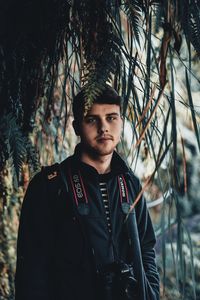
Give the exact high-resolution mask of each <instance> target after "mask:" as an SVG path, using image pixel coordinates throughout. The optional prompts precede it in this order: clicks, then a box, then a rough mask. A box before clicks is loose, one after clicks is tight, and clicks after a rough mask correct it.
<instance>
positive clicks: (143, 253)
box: [133, 180, 160, 300]
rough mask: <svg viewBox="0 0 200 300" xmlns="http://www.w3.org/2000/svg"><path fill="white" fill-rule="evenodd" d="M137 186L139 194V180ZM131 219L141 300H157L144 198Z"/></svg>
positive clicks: (152, 243)
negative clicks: (134, 237)
mask: <svg viewBox="0 0 200 300" xmlns="http://www.w3.org/2000/svg"><path fill="white" fill-rule="evenodd" d="M137 186H138V188H137V191H138V192H139V191H140V189H141V187H140V184H139V180H137ZM133 218H135V223H136V226H137V231H136V232H135V235H137V236H138V238H137V241H138V244H139V245H138V252H140V255H139V260H140V261H141V269H142V271H141V274H140V276H141V282H140V283H141V284H142V286H143V287H142V288H143V297H141V299H142V298H144V300H158V299H159V298H160V296H159V295H160V292H159V274H158V271H157V266H156V257H155V249H154V247H155V243H156V238H155V233H154V229H153V226H152V222H151V219H150V216H149V212H148V209H147V205H146V200H145V198H144V196H142V197H141V199H140V200H139V202H138V204H137V205H136V208H135V214H133Z"/></svg>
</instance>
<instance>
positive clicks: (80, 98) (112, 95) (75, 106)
mask: <svg viewBox="0 0 200 300" xmlns="http://www.w3.org/2000/svg"><path fill="white" fill-rule="evenodd" d="M93 103H98V104H116V105H119V107H120V111H121V110H122V98H121V97H120V96H119V95H118V93H117V92H116V90H115V89H113V88H112V87H111V86H109V85H108V84H106V85H105V87H104V88H103V89H102V91H101V93H100V94H99V95H98V96H97V97H95V99H94V102H93ZM84 107H85V88H84V87H83V88H82V89H81V91H80V92H79V93H78V94H77V95H76V96H75V97H74V99H73V103H72V110H73V115H74V120H76V121H81V120H82V118H83V115H84Z"/></svg>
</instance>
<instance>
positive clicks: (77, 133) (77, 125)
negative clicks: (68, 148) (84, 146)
mask: <svg viewBox="0 0 200 300" xmlns="http://www.w3.org/2000/svg"><path fill="white" fill-rule="evenodd" d="M72 126H73V128H74V131H75V134H76V135H77V136H80V126H79V123H78V122H77V121H75V120H74V121H73V122H72Z"/></svg>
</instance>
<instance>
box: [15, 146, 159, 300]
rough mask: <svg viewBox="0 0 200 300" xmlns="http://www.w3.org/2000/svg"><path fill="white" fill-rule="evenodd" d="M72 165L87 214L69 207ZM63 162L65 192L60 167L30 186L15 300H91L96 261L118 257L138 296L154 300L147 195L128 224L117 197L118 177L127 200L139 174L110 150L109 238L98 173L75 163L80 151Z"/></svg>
mask: <svg viewBox="0 0 200 300" xmlns="http://www.w3.org/2000/svg"><path fill="white" fill-rule="evenodd" d="M69 165H70V166H71V168H75V169H76V170H79V171H80V172H81V175H82V178H83V181H84V186H85V189H86V191H87V193H88V197H89V210H90V211H89V214H87V215H85V216H84V215H80V213H79V212H78V211H77V209H76V207H75V205H74V197H73V193H72V188H71V187H70V184H69V177H68V170H69ZM61 167H62V170H63V172H64V175H65V176H66V179H67V183H68V191H66V186H65V184H64V183H63V180H62V178H61V175H60V172H58V169H57V167H55V170H54V167H52V168H50V169H46V170H45V171H42V172H40V173H38V174H37V175H36V176H35V177H34V178H33V179H32V181H31V182H30V184H29V187H28V189H27V192H26V195H25V199H24V202H23V206H22V211H21V217H20V226H19V234H18V246H17V270H16V284H15V286H16V297H15V299H16V300H78V299H87V300H96V299H97V293H98V292H97V288H98V286H97V282H96V268H97V264H98V263H99V262H102V265H103V264H106V263H110V262H112V261H113V260H115V259H120V260H123V261H125V262H127V263H131V264H133V268H134V273H135V276H136V279H137V281H138V287H137V288H138V299H137V300H158V299H159V277H158V273H157V268H156V264H155V252H154V245H155V235H154V231H153V227H152V223H151V220H150V217H149V214H148V211H147V207H146V202H145V199H144V198H143V197H142V198H141V199H140V201H139V202H138V204H137V206H136V208H135V210H134V211H133V212H132V213H131V214H130V215H129V217H128V221H127V222H124V219H125V217H126V215H125V214H124V213H123V211H122V208H121V204H120V200H119V188H118V183H117V175H119V174H123V175H124V178H125V179H126V183H127V187H128V195H129V198H130V199H132V200H134V198H135V197H136V196H137V194H138V192H139V190H140V184H139V181H138V179H137V178H136V177H135V176H134V175H133V173H132V172H131V171H130V169H129V168H128V167H127V165H126V164H125V163H124V161H123V160H122V159H121V158H120V157H119V156H118V155H117V154H116V153H114V155H113V159H112V166H111V169H112V172H111V173H110V174H108V175H107V178H106V181H107V188H108V196H109V205H110V212H111V224H112V233H113V234H112V236H110V235H109V234H108V231H107V223H106V220H105V212H104V207H103V205H102V196H101V192H100V189H99V175H98V173H97V172H96V170H95V169H94V168H92V167H91V166H88V165H86V164H84V163H82V162H81V161H80V159H79V153H78V150H76V152H75V154H74V155H73V156H72V157H70V158H68V159H67V160H65V161H64V162H63V163H62V164H61ZM54 171H55V172H56V173H54ZM49 174H50V176H49ZM51 175H53V176H51ZM54 175H55V176H54Z"/></svg>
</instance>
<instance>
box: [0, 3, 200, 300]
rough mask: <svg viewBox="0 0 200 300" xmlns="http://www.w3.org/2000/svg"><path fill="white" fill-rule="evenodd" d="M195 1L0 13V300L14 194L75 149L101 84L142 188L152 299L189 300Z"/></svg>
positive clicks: (194, 276)
mask: <svg viewBox="0 0 200 300" xmlns="http://www.w3.org/2000/svg"><path fill="white" fill-rule="evenodd" d="M199 54H200V3H199V1H197V0H179V1H178V0H165V1H159V0H158V1H148V0H145V1H132V0H129V1H128V0H124V1H122V0H121V1H120V0H115V1H114V0H111V1H106V0H93V1H92V0H87V1H86V0H84V1H83V0H80V1H78V0H74V1H73V0H68V1H66V0H65V1H64V0H48V1H47V0H40V1H39V0H35V1H33V0H29V1H28V0H20V1H17V2H16V1H13V0H9V1H6V2H5V1H4V2H2V3H1V4H0V213H1V218H0V229H1V230H0V248H1V252H0V299H1V300H5V299H6V300H7V299H13V298H14V284H13V283H14V272H15V259H16V237H17V228H18V222H19V221H18V220H19V214H20V208H21V203H22V200H23V195H24V192H25V190H26V187H27V184H28V181H29V180H30V178H31V177H32V176H33V175H34V174H35V173H36V172H37V171H38V170H39V169H40V166H41V165H49V164H52V163H54V162H55V161H61V160H62V159H64V158H65V157H67V156H68V155H70V154H71V153H72V152H73V148H74V145H75V144H76V142H77V140H76V138H75V137H74V134H73V130H72V128H71V120H72V112H71V103H72V99H73V96H74V94H76V93H77V91H78V90H79V89H80V87H81V86H83V85H86V91H85V100H86V106H85V111H87V110H88V109H89V107H90V105H91V104H92V101H93V99H94V98H95V97H96V95H98V93H99V92H100V91H101V89H102V87H103V85H104V84H105V82H109V83H110V84H111V85H112V86H113V87H114V88H115V89H116V90H117V91H118V92H119V93H120V94H121V95H122V96H123V99H124V102H123V114H124V117H125V124H124V131H123V137H122V142H121V144H120V146H119V149H118V150H119V152H120V153H121V154H122V155H123V156H124V158H125V159H126V160H127V161H128V163H129V164H130V165H131V167H132V169H133V170H134V171H135V173H136V174H137V175H138V176H139V177H140V179H141V180H142V182H143V187H144V193H145V195H146V197H147V200H148V205H149V209H150V213H151V215H152V218H153V221H154V226H155V230H156V234H157V249H156V250H157V260H158V265H159V271H160V275H161V298H162V299H200V298H199V297H200V296H199V295H200V287H199V282H200V280H199V279H200V272H199V270H200V268H199V265H200V248H199V247H200V244H199V232H200V231H199V229H200V228H199V224H200V222H199V219H200V216H199V211H200V205H199V197H200V190H199V181H200V179H199V178H200V176H199V175H200V174H199V172H200V171H199V167H198V166H199V160H200V156H199V149H200V139H199V112H200V111H199V105H198V101H199V99H198V98H199V83H200V74H199Z"/></svg>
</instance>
